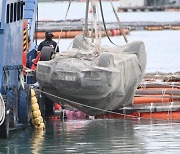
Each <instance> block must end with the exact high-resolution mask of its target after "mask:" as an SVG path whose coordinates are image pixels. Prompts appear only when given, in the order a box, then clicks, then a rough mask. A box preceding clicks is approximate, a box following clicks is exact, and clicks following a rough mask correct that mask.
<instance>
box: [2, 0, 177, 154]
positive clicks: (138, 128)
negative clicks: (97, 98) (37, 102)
mask: <svg viewBox="0 0 180 154" xmlns="http://www.w3.org/2000/svg"><path fill="white" fill-rule="evenodd" d="M103 4H105V6H104V7H105V10H106V12H105V16H107V17H106V21H115V18H113V15H112V11H110V10H109V7H108V5H109V4H108V3H103ZM67 6H68V3H67V2H56V3H39V19H40V20H47V19H49V20H62V19H64V16H65V11H66V8H67ZM84 6H85V4H84V3H78V2H73V4H72V7H71V8H70V12H69V14H68V19H79V18H84ZM118 6H119V5H118V2H115V7H116V8H117V7H118ZM54 10H56V12H55V11H54ZM119 16H120V19H121V21H180V13H179V12H145V13H139V12H137V13H133V12H129V13H119ZM179 36H180V31H171V30H165V31H132V32H131V33H130V34H129V35H128V36H127V38H128V40H129V42H131V41H134V40H142V41H143V42H144V43H145V46H146V50H147V57H148V62H147V69H146V72H155V71H160V72H176V71H179V69H180V62H179V59H180V44H179V42H180V37H179ZM111 39H112V41H113V42H115V43H116V44H119V45H123V44H125V42H124V40H123V38H122V37H121V36H117V37H112V38H111ZM38 42H40V40H38ZM71 42H72V39H62V40H60V44H59V45H60V49H61V50H62V51H63V50H66V49H67V48H68V46H69V44H70V43H71ZM102 44H104V45H111V44H110V43H109V42H108V40H107V39H106V38H103V41H102ZM179 143H180V124H179V123H178V122H176V123H171V122H167V121H150V120H143V119H135V120H132V119H129V120H128V119H118V120H97V119H96V120H78V121H66V122H62V121H60V120H55V121H50V120H49V121H46V130H45V131H44V132H38V131H35V130H33V129H26V130H24V131H16V132H11V133H10V138H9V139H8V140H0V154H1V153H2V154H25V153H26V154H31V153H33V154H44V153H45V154H49V153H53V154H54V153H57V154H61V153H62V154H64V153H69V154H71V153H79V154H80V153H83V154H84V153H91V154H93V153H99V154H101V153H103V154H111V153H113V154H116V153H117V154H121V153H122V154H126V153H136V154H141V153H142V154H146V153H147V154H156V153H162V154H166V153H168V154H172V153H179V151H180V147H179Z"/></svg>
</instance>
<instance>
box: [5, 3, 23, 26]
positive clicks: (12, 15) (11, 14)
mask: <svg viewBox="0 0 180 154" xmlns="http://www.w3.org/2000/svg"><path fill="white" fill-rule="evenodd" d="M23 5H24V3H23V1H21V2H16V3H10V4H7V6H6V23H12V22H16V21H18V20H21V19H23Z"/></svg>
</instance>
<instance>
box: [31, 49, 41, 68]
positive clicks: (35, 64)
mask: <svg viewBox="0 0 180 154" xmlns="http://www.w3.org/2000/svg"><path fill="white" fill-rule="evenodd" d="M40 57H41V52H39V53H38V55H37V57H36V58H35V59H34V62H33V64H32V66H31V69H32V70H36V67H37V63H38V61H39V60H40Z"/></svg>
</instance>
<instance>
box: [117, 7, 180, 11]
mask: <svg viewBox="0 0 180 154" xmlns="http://www.w3.org/2000/svg"><path fill="white" fill-rule="evenodd" d="M117 11H118V12H152V11H180V6H134V7H119V8H118V10H117Z"/></svg>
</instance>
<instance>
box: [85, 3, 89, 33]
mask: <svg viewBox="0 0 180 154" xmlns="http://www.w3.org/2000/svg"><path fill="white" fill-rule="evenodd" d="M88 12H89V0H87V1H86V14H85V27H84V36H87V31H88Z"/></svg>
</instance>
